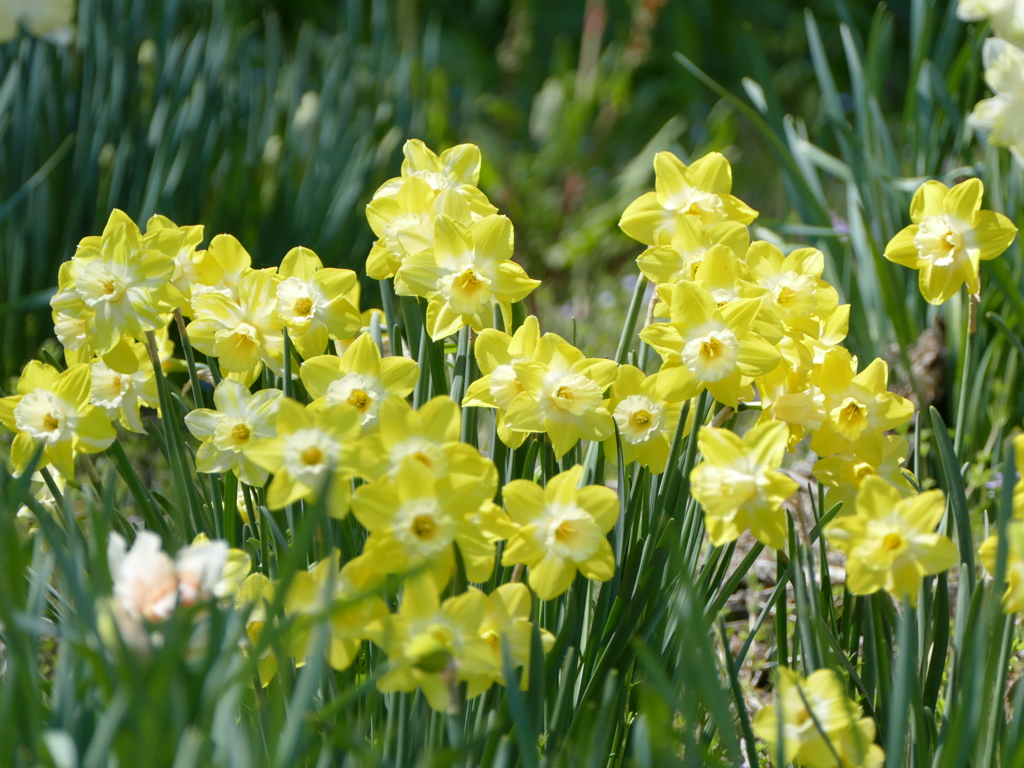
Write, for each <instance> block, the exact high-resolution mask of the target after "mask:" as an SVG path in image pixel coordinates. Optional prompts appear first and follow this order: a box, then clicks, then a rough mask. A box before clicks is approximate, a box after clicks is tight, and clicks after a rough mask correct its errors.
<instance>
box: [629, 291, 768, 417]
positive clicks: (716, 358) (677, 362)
mask: <svg viewBox="0 0 1024 768" xmlns="http://www.w3.org/2000/svg"><path fill="white" fill-rule="evenodd" d="M658 295H659V296H667V297H668V301H669V302H670V307H671V322H670V323H655V324H653V325H649V326H647V327H646V328H645V329H644V330H643V331H642V332H641V333H640V338H641V339H643V340H644V341H646V342H647V343H648V344H650V345H651V346H652V347H654V349H655V350H656V351H657V352H658V354H660V355H661V357H662V360H663V361H664V363H663V364H662V366H661V370H660V372H659V375H658V391H659V394H660V395H661V396H662V397H664V398H665V399H666V400H668V401H670V402H679V401H682V400H689V399H690V398H692V397H695V396H697V395H698V394H700V392H701V391H702V390H703V389H705V388H707V390H708V391H709V392H710V393H711V394H712V395H714V397H715V399H716V400H718V401H719V402H720V403H723V404H725V405H729V406H732V407H734V408H735V407H736V406H737V405H738V403H739V399H740V393H741V391H742V389H743V388H744V387H745V386H746V385H747V384H749V383H750V381H751V380H752V379H753V378H754V377H756V376H761V375H763V374H765V373H768V372H769V371H771V370H772V369H774V368H775V366H776V365H778V363H779V357H780V355H779V351H778V350H777V349H775V347H773V346H772V345H771V344H769V343H768V342H767V341H765V340H764V339H763V338H762V337H761V336H759V335H758V334H756V333H754V332H753V331H752V330H751V325H752V323H753V322H754V320H755V318H756V317H757V314H758V312H759V311H760V310H761V307H762V302H761V299H737V300H736V301H731V302H729V303H727V304H725V305H723V306H721V307H719V306H718V302H716V301H715V299H714V298H713V297H712V296H711V294H710V293H708V292H707V291H706V290H704V289H703V288H700V287H699V286H697V285H695V284H693V283H688V282H682V283H675V284H672V285H664V286H660V287H659V288H658Z"/></svg>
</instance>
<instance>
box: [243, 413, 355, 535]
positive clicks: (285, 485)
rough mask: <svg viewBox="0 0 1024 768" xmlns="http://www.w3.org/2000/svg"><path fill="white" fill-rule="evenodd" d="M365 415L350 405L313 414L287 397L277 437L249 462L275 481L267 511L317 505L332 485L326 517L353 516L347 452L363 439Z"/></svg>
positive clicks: (250, 452) (259, 444)
mask: <svg viewBox="0 0 1024 768" xmlns="http://www.w3.org/2000/svg"><path fill="white" fill-rule="evenodd" d="M359 421H360V413H359V411H357V410H356V409H355V408H353V407H351V406H350V405H347V404H344V403H342V404H340V405H335V406H333V407H331V408H328V409H326V410H323V411H313V410H311V409H310V408H308V407H303V406H302V405H301V404H300V403H297V402H295V401H294V400H291V399H289V398H286V397H282V398H280V402H279V404H278V411H277V436H276V437H264V438H261V439H259V440H254V441H253V442H252V443H250V444H249V448H248V449H247V450H246V454H247V456H246V458H247V459H248V460H250V461H252V462H253V463H255V464H256V465H257V466H259V467H262V468H263V469H265V470H266V471H267V472H272V473H273V475H274V479H273V480H272V481H271V483H270V488H268V489H267V506H269V507H270V508H271V509H280V508H281V507H284V506H287V505H288V504H294V503H295V502H297V501H299V500H300V499H307V500H309V501H316V500H317V498H318V497H319V496H320V494H321V493H322V492H323V489H324V486H325V485H327V484H328V483H329V484H330V485H329V489H330V497H329V498H328V500H327V513H328V514H329V515H331V516H332V517H339V518H340V517H345V515H347V514H348V506H349V497H350V495H351V483H350V482H349V477H350V475H351V472H350V468H349V462H348V459H347V455H346V452H347V451H348V450H349V449H350V447H351V445H352V443H353V442H354V441H355V439H356V437H358V435H359Z"/></svg>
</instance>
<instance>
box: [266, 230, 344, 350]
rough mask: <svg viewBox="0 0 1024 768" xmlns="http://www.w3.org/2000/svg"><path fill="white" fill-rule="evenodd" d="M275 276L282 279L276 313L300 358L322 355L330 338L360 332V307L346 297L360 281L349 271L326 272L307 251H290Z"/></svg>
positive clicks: (294, 249) (318, 260)
mask: <svg viewBox="0 0 1024 768" xmlns="http://www.w3.org/2000/svg"><path fill="white" fill-rule="evenodd" d="M278 274H279V275H280V276H281V278H282V280H281V282H279V283H278V284H277V311H278V312H279V313H280V315H281V317H282V318H283V319H284V321H285V322H286V323H287V324H288V334H289V335H290V336H291V340H292V343H293V344H294V345H295V349H296V350H297V351H298V353H299V354H300V355H301V356H302V357H303V359H306V358H310V357H313V356H314V355H320V354H323V351H324V349H326V348H327V342H328V340H330V339H332V338H333V339H347V338H351V337H352V336H355V335H356V333H358V332H359V328H360V327H361V325H362V321H361V318H360V317H359V308H358V307H354V306H352V304H351V303H350V302H349V300H348V298H347V296H348V294H349V292H350V291H351V290H352V288H353V286H354V285H355V284H356V283H358V282H359V280H358V278H357V277H356V273H355V272H353V271H352V270H351V269H325V268H324V265H323V262H321V261H320V257H319V256H317V255H316V254H315V253H313V251H311V250H310V249H309V248H292V249H291V250H290V251H288V253H287V254H285V257H284V260H283V261H282V262H281V268H280V269H279V270H278Z"/></svg>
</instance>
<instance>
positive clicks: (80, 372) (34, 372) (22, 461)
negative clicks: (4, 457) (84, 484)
mask: <svg viewBox="0 0 1024 768" xmlns="http://www.w3.org/2000/svg"><path fill="white" fill-rule="evenodd" d="M90 389H91V376H90V369H89V366H88V365H86V364H85V363H80V364H79V365H73V366H71V367H70V368H68V369H67V370H66V371H64V372H63V373H58V372H57V369H56V368H54V367H53V366H51V365H45V364H43V363H40V362H38V361H36V360H32V361H30V362H29V364H28V365H26V366H25V369H24V370H23V371H22V372H21V378H20V379H19V380H18V394H16V395H11V396H10V397H5V398H2V399H0V422H3V424H4V426H5V427H7V428H8V429H9V430H11V431H12V432H15V433H16V435H15V437H14V443H13V444H12V445H11V462H12V463H13V464H14V469H15V471H16V472H18V473H19V474H20V473H22V472H24V471H25V469H26V468H27V467H28V465H29V462H31V461H32V457H33V456H34V455H35V452H36V450H38V447H39V446H40V445H42V446H44V448H43V457H42V459H40V464H41V465H45V464H52V465H53V466H54V467H56V468H57V471H58V472H60V473H61V474H62V475H64V476H65V477H68V478H72V477H74V476H75V457H76V456H77V455H78V454H80V453H99V452H100V451H104V450H106V449H107V448H108V447H109V446H110V444H111V443H112V442H114V438H115V437H116V434H117V433H116V432H115V430H114V427H113V425H112V424H111V423H110V419H109V418H107V415H106V414H105V413H104V412H103V409H102V408H98V407H96V406H95V405H92V404H91V403H90V402H89V394H90Z"/></svg>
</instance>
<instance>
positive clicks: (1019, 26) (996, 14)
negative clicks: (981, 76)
mask: <svg viewBox="0 0 1024 768" xmlns="http://www.w3.org/2000/svg"><path fill="white" fill-rule="evenodd" d="M956 16H957V18H958V19H960V20H961V21H988V22H989V24H991V26H992V31H993V32H994V33H995V34H996V35H997V37H990V38H989V39H988V40H986V41H985V42H986V43H988V42H989V41H990V40H993V41H994V40H998V39H999V38H1002V40H999V42H1003V41H1006V42H1008V43H1010V44H1012V45H1014V46H1017V47H1018V48H1024V7H1022V6H1021V4H1020V2H1019V0H960V2H959V3H957V7H956ZM1007 47H1009V46H1007ZM986 66H987V64H986Z"/></svg>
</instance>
